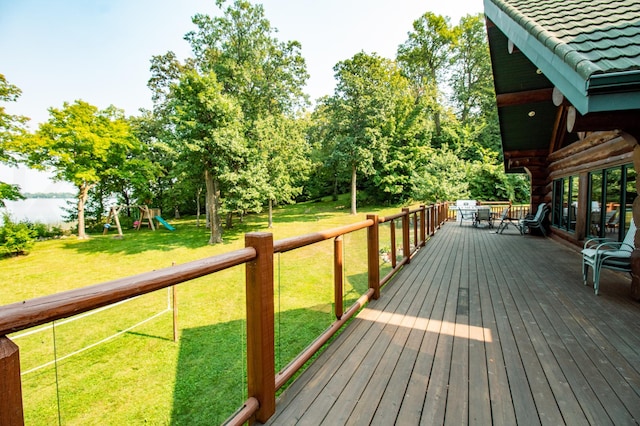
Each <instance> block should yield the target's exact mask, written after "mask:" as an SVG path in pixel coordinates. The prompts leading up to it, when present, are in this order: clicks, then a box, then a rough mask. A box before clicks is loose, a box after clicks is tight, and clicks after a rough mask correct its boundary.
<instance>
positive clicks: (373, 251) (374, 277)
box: [367, 214, 380, 299]
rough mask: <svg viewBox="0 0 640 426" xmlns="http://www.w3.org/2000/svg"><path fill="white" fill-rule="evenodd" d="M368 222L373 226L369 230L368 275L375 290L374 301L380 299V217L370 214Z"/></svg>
mask: <svg viewBox="0 0 640 426" xmlns="http://www.w3.org/2000/svg"><path fill="white" fill-rule="evenodd" d="M367 219H368V220H372V221H373V224H372V225H371V226H370V227H369V228H367V271H368V273H367V275H368V277H369V288H372V289H373V299H379V298H380V261H379V260H378V256H379V252H380V236H379V230H378V215H375V214H368V215H367Z"/></svg>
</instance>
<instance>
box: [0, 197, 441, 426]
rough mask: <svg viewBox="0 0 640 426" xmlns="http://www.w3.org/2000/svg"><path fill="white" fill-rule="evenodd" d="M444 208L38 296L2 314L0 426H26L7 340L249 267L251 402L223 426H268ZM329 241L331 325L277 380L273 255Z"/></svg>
mask: <svg viewBox="0 0 640 426" xmlns="http://www.w3.org/2000/svg"><path fill="white" fill-rule="evenodd" d="M447 214H448V206H447V204H446V203H439V204H434V205H430V206H420V207H419V208H417V209H415V210H410V209H407V208H405V209H403V210H402V212H401V213H398V214H396V215H392V216H388V217H378V216H377V215H368V216H367V219H366V220H364V221H361V222H358V223H354V224H352V225H347V226H343V227H340V228H335V229H331V230H327V231H323V232H316V233H311V234H307V235H302V236H298V237H292V238H287V239H283V240H278V241H275V242H274V241H273V235H272V234H270V233H265V232H254V233H249V234H246V235H245V248H243V249H239V250H235V251H232V252H229V253H225V254H222V255H218V256H213V257H209V258H206V259H201V260H198V261H194V262H189V263H185V264H183V265H178V266H172V267H170V268H165V269H161V270H157V271H152V272H147V273H143V274H140V275H135V276H131V277H127V278H122V279H119V280H114V281H109V282H105V283H101V284H96V285H93V286H89V287H83V288H79V289H76V290H70V291H65V292H61V293H57V294H54V295H50V296H44V297H39V298H36V299H31V300H27V301H24V302H20V303H14V304H10V305H5V306H2V307H0V424H2V425H5V424H6V425H21V424H24V414H23V405H22V390H21V379H20V359H19V348H18V346H17V345H16V344H15V343H13V342H12V341H11V340H10V339H9V338H8V337H7V335H8V334H10V333H13V332H17V331H21V330H25V329H27V328H31V327H35V326H38V325H42V324H46V323H49V322H51V321H55V320H58V319H62V318H67V317H70V316H73V315H78V314H81V313H83V312H87V311H90V310H93V309H96V308H100V307H103V306H107V305H111V304H115V303H117V302H120V301H122V300H125V299H129V298H132V297H136V296H139V295H142V294H146V293H150V292H153V291H156V290H160V289H163V288H167V287H170V286H173V285H177V284H181V283H184V282H187V281H190V280H193V279H195V278H199V277H202V276H205V275H210V274H214V273H216V272H219V271H222V270H224V269H228V268H231V267H233V266H237V265H241V264H246V277H245V283H246V309H247V311H246V324H247V325H246V329H247V331H246V333H247V336H246V339H247V387H248V392H247V394H248V395H249V398H248V399H247V401H246V402H245V404H244V406H243V407H242V408H240V409H239V410H238V411H237V412H236V414H235V415H234V416H232V417H231V418H229V420H228V421H227V423H228V424H242V423H244V422H246V421H248V420H251V419H255V420H258V421H260V422H265V421H266V420H268V419H269V417H271V416H272V415H273V413H274V412H275V394H276V390H278V389H280V388H281V387H282V386H283V385H284V384H285V383H286V382H287V380H289V379H290V378H291V377H292V376H293V375H294V374H295V373H296V372H297V371H298V370H299V369H300V368H301V367H302V366H303V365H304V363H305V362H306V361H308V360H309V359H310V358H311V357H312V356H313V354H315V353H316V352H317V351H318V350H319V349H320V348H321V347H322V346H323V345H324V344H325V343H326V342H327V341H328V340H329V338H330V337H331V336H333V335H334V334H335V333H336V332H337V331H338V330H339V329H340V328H341V327H342V326H343V325H344V324H345V323H346V322H347V321H348V319H349V318H351V317H352V316H353V315H354V314H355V313H356V312H357V311H358V310H359V309H360V308H361V307H362V306H364V304H365V303H367V302H368V301H369V300H371V299H377V298H378V297H379V296H380V288H381V287H382V286H383V285H384V284H385V283H386V282H388V281H389V280H390V279H391V277H392V276H393V275H394V274H395V273H396V272H397V271H398V270H399V269H400V268H401V267H402V266H403V265H405V264H408V263H409V262H410V259H411V256H412V255H413V254H414V253H415V252H416V251H417V250H418V249H419V248H420V247H422V246H424V244H426V241H427V237H428V236H431V235H433V234H434V233H435V232H436V230H437V229H438V228H439V227H440V225H441V224H442V223H443V222H444V221H445V220H446V219H447ZM398 219H400V220H401V221H402V244H403V250H402V258H401V259H400V260H398V259H397V256H396V247H395V244H396V229H395V222H396V220H398ZM385 222H390V233H391V234H390V239H391V245H392V250H391V252H390V255H391V270H390V272H389V273H388V274H387V275H386V276H385V277H383V278H382V279H380V261H379V245H380V244H379V230H380V227H379V225H380V224H381V223H385ZM365 228H366V229H367V270H368V287H369V289H368V290H367V292H366V293H365V294H363V295H362V296H360V298H359V299H358V300H357V301H356V302H355V303H354V304H353V305H351V307H349V308H348V309H347V311H346V312H343V309H342V305H343V303H342V273H341V271H342V267H343V265H342V237H343V235H345V234H348V233H351V232H354V231H357V230H361V229H365ZM329 239H334V268H335V271H336V272H335V273H334V286H335V290H334V293H335V306H336V321H335V322H334V323H333V324H332V325H331V326H330V327H329V328H328V329H327V330H326V331H325V332H324V333H323V334H322V335H321V336H319V337H318V338H317V339H316V340H315V341H314V342H313V343H312V344H311V345H310V346H309V347H308V348H307V349H305V350H304V351H303V352H302V353H301V354H299V355H298V356H297V357H296V358H295V359H294V360H293V361H292V362H291V363H289V365H287V366H286V367H285V368H284V369H283V370H282V371H280V372H279V373H278V374H275V375H274V371H275V344H274V273H273V271H274V266H273V265H274V254H275V253H284V252H287V251H290V250H295V249H298V248H301V247H304V246H308V245H311V244H316V243H319V242H321V241H326V240H329Z"/></svg>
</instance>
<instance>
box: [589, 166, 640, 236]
mask: <svg viewBox="0 0 640 426" xmlns="http://www.w3.org/2000/svg"><path fill="white" fill-rule="evenodd" d="M636 196H637V192H636V172H635V170H634V168H633V166H632V165H625V166H621V167H614V168H611V169H606V170H599V171H595V172H591V173H590V175H589V203H588V205H589V206H590V211H589V217H588V218H587V224H588V225H587V230H586V231H587V235H588V236H590V237H607V238H612V239H615V240H618V241H621V240H622V239H623V238H624V235H625V233H626V230H627V229H629V224H630V223H631V217H632V204H633V200H635V198H636Z"/></svg>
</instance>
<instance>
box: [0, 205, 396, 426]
mask: <svg viewBox="0 0 640 426" xmlns="http://www.w3.org/2000/svg"><path fill="white" fill-rule="evenodd" d="M361 210H362V211H363V212H364V211H366V212H374V213H377V214H379V215H389V214H394V213H397V212H398V211H399V207H391V208H385V209H376V208H366V209H361ZM365 216H366V215H365V214H364V213H362V214H358V215H357V216H352V215H350V214H349V209H348V201H346V199H345V198H341V199H340V200H338V201H337V202H331V201H325V202H321V203H301V204H297V205H294V206H287V207H284V208H280V209H277V210H276V211H275V215H274V227H273V228H272V229H268V228H267V221H266V215H265V214H261V215H251V216H248V217H246V218H245V220H244V223H242V224H240V223H235V224H234V228H233V229H230V230H225V234H224V239H225V241H224V243H223V244H219V245H216V246H210V245H208V244H207V241H208V230H207V229H206V228H204V227H203V226H200V227H196V220H195V218H193V217H190V218H185V219H181V220H169V222H170V223H171V224H173V225H174V226H175V227H176V231H174V232H169V231H167V230H166V229H164V228H162V227H161V228H160V229H159V230H158V231H156V232H153V231H151V230H146V229H143V230H141V231H134V230H125V237H124V239H122V240H119V239H114V238H113V237H114V235H115V233H114V231H113V230H112V231H111V233H110V234H108V235H106V236H103V235H92V237H91V239H90V240H88V241H79V240H77V239H75V238H68V239H61V240H51V241H45V242H39V243H37V244H36V245H35V247H34V248H33V250H32V252H31V253H30V254H29V255H28V256H24V257H19V258H5V259H2V260H0V266H1V267H0V280H2V282H3V283H5V289H4V291H3V292H2V293H1V294H0V305H5V304H9V303H14V302H21V301H23V300H27V299H30V298H34V297H39V296H44V295H47V294H52V293H57V292H60V291H64V290H69V289H73V288H78V287H84V286H88V285H91V284H97V283H100V282H104V281H109V280H113V279H117V278H122V277H126V276H130V275H135V274H138V273H142V272H147V271H151V270H157V269H161V268H167V267H171V266H172V265H177V264H181V263H185V262H189V261H192V260H197V259H201V258H204V257H208V256H213V255H216V254H220V253H226V252H229V251H232V250H235V249H239V248H242V247H244V234H245V233H246V232H252V231H267V232H272V233H273V234H274V239H275V240H278V239H281V238H286V237H291V236H296V235H303V234H307V233H310V232H314V231H319V230H326V229H331V228H335V227H338V226H342V225H345V224H350V223H354V222H356V221H360V220H364V219H365ZM165 219H166V218H165ZM201 225H202V221H201ZM398 228H399V227H398ZM400 236H401V232H399V231H398V246H399V247H400V246H401V239H400ZM380 237H381V243H380V245H381V247H385V246H387V247H388V246H389V242H388V240H389V235H388V225H382V226H381V231H380ZM344 258H345V261H344V272H343V274H344V282H345V285H344V293H345V297H344V300H345V302H344V304H345V306H346V307H348V306H349V305H350V304H351V303H353V301H354V300H355V299H357V298H358V297H359V296H360V295H361V294H362V293H364V292H365V291H366V289H367V276H366V259H367V257H366V230H361V231H357V232H355V233H352V234H348V235H346V236H345V237H344ZM388 269H389V268H388V266H383V268H382V270H381V274H384V273H386V271H388ZM274 273H275V289H274V293H275V307H276V319H275V321H276V324H275V326H276V369H277V370H280V369H281V368H283V367H284V366H286V365H287V363H289V362H290V361H291V360H292V359H293V358H294V357H295V356H296V355H297V354H298V353H299V352H300V351H301V350H302V349H304V348H305V347H306V346H307V345H309V344H310V343H311V342H312V341H313V340H314V339H315V338H316V337H317V336H318V335H319V334H320V333H321V332H322V331H323V330H324V329H325V328H326V327H327V326H328V325H329V324H330V323H331V322H332V321H333V320H334V312H335V307H334V303H333V241H326V242H322V243H319V244H315V245H312V246H308V247H304V248H301V249H298V250H294V251H291V252H287V253H283V254H278V255H276V259H275V272H274ZM176 292H177V299H176V302H177V314H178V332H179V339H178V341H177V342H174V341H173V314H172V311H171V308H172V298H171V297H170V296H171V292H170V290H161V291H158V292H155V293H152V294H148V295H144V296H141V297H138V298H135V299H133V300H130V301H127V302H125V303H122V304H119V305H116V306H113V307H110V308H109V309H105V310H102V311H100V312H97V313H93V314H92V315H90V316H86V317H83V318H78V319H76V318H72V321H67V320H60V321H58V322H57V323H56V324H54V325H53V327H52V326H51V325H47V326H43V327H41V328H42V330H41V331H39V332H37V333H32V334H28V335H24V334H25V332H21V333H16V334H14V335H13V336H10V337H11V338H12V339H13V340H14V341H15V342H16V344H17V345H18V346H19V347H20V357H21V368H22V371H23V376H22V381H23V382H22V383H23V400H24V406H25V420H26V423H27V424H33V425H45V424H46V425H49V424H55V423H57V422H58V420H59V419H60V420H61V422H62V424H65V425H66V424H69V425H75V424H82V425H85V424H142V423H147V424H174V425H178V424H180V425H181V424H185V425H186V424H188V425H197V424H202V425H210V424H219V423H221V422H222V421H224V419H226V418H227V417H228V416H229V415H230V414H232V413H233V412H234V411H235V410H236V409H237V408H238V407H240V406H241V404H242V403H243V401H244V400H245V399H246V396H247V395H246V378H245V376H246V348H245V339H246V330H245V290H244V266H239V267H235V268H231V269H229V270H226V271H222V272H219V273H217V274H214V275H211V276H208V277H203V278H200V279H197V280H193V281H190V282H187V283H183V284H181V285H179V286H178V287H177V289H176ZM31 331H32V330H28V332H31ZM21 334H22V335H23V336H19V335H21ZM54 360H57V362H53V361H54ZM30 370H31V371H30Z"/></svg>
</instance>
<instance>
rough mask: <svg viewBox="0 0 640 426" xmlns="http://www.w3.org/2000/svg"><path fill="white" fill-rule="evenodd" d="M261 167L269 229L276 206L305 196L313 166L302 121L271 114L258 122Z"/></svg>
mask: <svg viewBox="0 0 640 426" xmlns="http://www.w3.org/2000/svg"><path fill="white" fill-rule="evenodd" d="M256 133H257V139H258V141H257V148H258V150H257V152H258V153H259V155H260V158H259V159H258V160H257V161H258V163H259V164H262V165H263V166H264V167H265V169H266V170H265V175H266V176H267V180H266V185H265V190H266V192H267V199H268V202H269V225H268V226H269V228H271V227H272V226H273V204H274V203H276V204H277V203H292V202H294V200H295V197H296V196H298V195H300V194H301V193H302V185H301V184H300V183H301V182H302V181H303V180H305V179H306V176H307V173H308V170H309V167H310V164H309V160H308V152H309V148H308V145H307V141H306V139H305V137H304V129H303V127H302V122H301V121H300V120H294V119H290V118H287V117H285V116H283V115H280V116H276V115H272V116H270V117H268V118H266V119H264V120H261V121H260V122H258V123H256Z"/></svg>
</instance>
